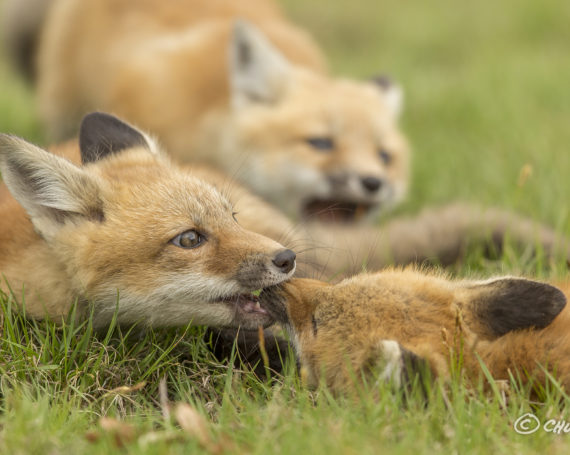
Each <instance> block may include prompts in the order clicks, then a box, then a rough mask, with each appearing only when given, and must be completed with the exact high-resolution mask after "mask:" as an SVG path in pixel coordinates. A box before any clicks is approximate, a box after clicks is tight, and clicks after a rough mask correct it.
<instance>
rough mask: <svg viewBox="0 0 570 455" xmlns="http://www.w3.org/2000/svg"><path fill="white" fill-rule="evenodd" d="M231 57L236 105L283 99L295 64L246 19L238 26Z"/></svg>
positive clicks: (234, 103)
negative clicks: (283, 93) (282, 96)
mask: <svg viewBox="0 0 570 455" xmlns="http://www.w3.org/2000/svg"><path fill="white" fill-rule="evenodd" d="M229 57H230V67H229V69H230V84H231V89H232V103H233V105H234V106H236V107H241V106H243V105H244V104H247V103H251V102H254V103H259V102H261V103H273V102H275V101H277V100H278V99H279V97H280V96H281V94H282V92H283V91H284V89H285V87H286V84H287V81H288V80H289V78H290V72H291V68H290V67H291V65H290V63H289V62H288V61H287V59H286V58H285V57H284V56H283V55H282V54H281V52H280V51H279V50H278V49H277V48H276V47H275V46H274V45H273V44H272V43H270V42H269V40H268V39H267V38H266V37H265V35H264V34H263V33H262V32H261V31H260V30H258V29H257V27H255V26H254V25H252V24H250V23H249V22H246V21H244V20H237V21H236V22H235V23H234V28H233V33H232V38H231V42H230V53H229Z"/></svg>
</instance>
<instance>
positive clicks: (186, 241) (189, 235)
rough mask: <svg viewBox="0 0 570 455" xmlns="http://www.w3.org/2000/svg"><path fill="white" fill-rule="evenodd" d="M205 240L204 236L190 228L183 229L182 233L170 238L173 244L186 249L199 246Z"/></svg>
mask: <svg viewBox="0 0 570 455" xmlns="http://www.w3.org/2000/svg"><path fill="white" fill-rule="evenodd" d="M205 241H206V237H204V236H203V235H202V234H200V233H199V232H198V231H195V230H194V229H190V230H189V231H185V232H183V233H182V234H178V235H177V236H176V237H174V238H173V239H172V240H171V242H172V243H173V244H174V245H175V246H177V247H179V248H184V249H187V250H189V249H192V248H196V247H199V246H200V245H202V243H204V242H205Z"/></svg>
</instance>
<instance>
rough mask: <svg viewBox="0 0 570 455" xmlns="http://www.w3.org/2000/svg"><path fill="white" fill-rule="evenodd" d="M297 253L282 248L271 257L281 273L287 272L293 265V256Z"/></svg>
mask: <svg viewBox="0 0 570 455" xmlns="http://www.w3.org/2000/svg"><path fill="white" fill-rule="evenodd" d="M296 257H297V255H296V254H295V252H294V251H292V250H283V251H280V252H279V253H277V255H276V256H275V257H274V258H273V263H274V264H275V266H276V267H277V268H278V269H279V270H281V271H282V272H283V273H289V272H290V271H291V270H293V267H295V258H296Z"/></svg>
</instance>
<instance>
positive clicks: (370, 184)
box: [360, 177, 382, 193]
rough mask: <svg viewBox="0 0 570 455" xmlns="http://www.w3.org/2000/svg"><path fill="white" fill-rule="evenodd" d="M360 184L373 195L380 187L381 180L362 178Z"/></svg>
mask: <svg viewBox="0 0 570 455" xmlns="http://www.w3.org/2000/svg"><path fill="white" fill-rule="evenodd" d="M360 183H362V186H363V187H364V188H366V189H367V190H368V191H369V192H371V193H375V192H376V191H378V190H379V189H380V187H381V186H382V180H380V179H379V178H377V177H363V178H361V179H360Z"/></svg>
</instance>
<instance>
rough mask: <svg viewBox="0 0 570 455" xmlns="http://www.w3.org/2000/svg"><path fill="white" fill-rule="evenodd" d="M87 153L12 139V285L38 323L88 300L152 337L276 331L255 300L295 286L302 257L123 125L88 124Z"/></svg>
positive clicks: (3, 265) (104, 317) (7, 216)
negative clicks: (155, 329) (245, 223)
mask: <svg viewBox="0 0 570 455" xmlns="http://www.w3.org/2000/svg"><path fill="white" fill-rule="evenodd" d="M80 151H81V161H82V163H83V166H81V167H80V166H76V165H74V164H72V163H71V162H70V161H68V160H66V159H64V158H61V157H58V156H55V155H53V154H51V153H48V152H45V151H43V150H41V149H39V148H37V147H35V146H33V145H31V144H29V143H27V142H25V141H23V140H21V139H19V138H16V137H13V136H8V135H0V171H1V172H2V178H3V180H4V182H5V185H6V187H7V188H8V190H9V191H10V193H11V195H10V194H9V193H8V192H7V191H2V192H1V193H0V197H1V199H0V272H1V274H2V276H3V282H2V284H1V286H2V290H3V291H4V292H6V293H8V292H11V293H12V295H13V296H14V298H16V299H17V300H19V303H21V304H24V303H25V311H26V314H27V315H29V316H32V317H38V318H41V317H43V316H49V317H51V318H59V317H62V316H65V315H66V314H67V313H68V311H69V308H70V306H71V304H72V303H73V302H75V301H77V302H78V305H79V309H80V311H83V312H88V308H90V305H93V312H94V324H95V325H96V326H104V325H106V324H108V323H109V321H110V320H111V317H112V316H113V314H114V312H115V311H117V314H118V322H119V323H126V324H130V323H135V322H141V323H143V324H144V325H147V326H175V325H182V324H187V323H189V322H194V323H197V324H206V325H212V326H222V327H223V326H238V325H241V326H243V327H245V328H256V327H258V326H259V325H263V326H266V325H268V324H270V323H271V322H272V318H271V317H270V315H269V314H268V313H267V312H266V311H265V310H264V309H262V308H260V306H259V303H258V302H257V300H256V298H255V297H254V296H253V295H252V294H251V293H252V292H253V291H256V290H258V289H260V288H264V287H266V286H271V285H275V284H278V283H280V282H282V281H283V280H286V279H288V278H290V277H291V276H292V274H293V273H294V271H295V253H293V251H291V250H288V249H285V248H284V247H283V246H281V245H280V244H279V243H277V242H275V241H273V240H270V239H269V238H267V237H264V236H262V235H259V234H257V233H254V232H251V231H248V230H246V229H244V228H243V227H241V226H240V225H239V224H238V223H237V222H236V220H235V213H233V212H234V208H233V207H232V204H231V203H230V202H229V200H228V199H227V198H226V197H225V196H223V195H222V194H221V193H220V192H219V191H218V190H217V189H216V188H214V186H212V185H210V184H208V183H206V182H204V181H203V180H200V179H199V178H197V177H195V176H194V175H192V174H190V173H189V172H187V171H184V170H182V169H180V168H178V167H176V166H174V165H173V164H171V163H170V161H169V160H168V159H166V158H165V157H164V156H163V155H162V154H161V153H160V151H159V150H158V149H157V146H156V144H155V143H154V141H153V140H151V139H150V138H149V137H147V136H146V135H145V134H143V133H141V132H139V131H138V130H135V129H134V128H132V127H130V126H129V125H127V124H125V123H123V122H121V121H120V120H118V119H117V118H115V117H112V116H109V115H106V114H100V113H95V114H91V115H89V116H87V117H86V118H85V120H84V121H83V123H82V126H81V132H80ZM12 196H13V197H12ZM22 293H25V297H24V298H23V299H20V296H21V295H22Z"/></svg>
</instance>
